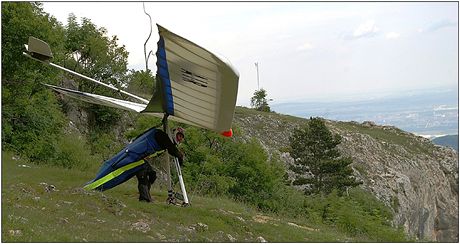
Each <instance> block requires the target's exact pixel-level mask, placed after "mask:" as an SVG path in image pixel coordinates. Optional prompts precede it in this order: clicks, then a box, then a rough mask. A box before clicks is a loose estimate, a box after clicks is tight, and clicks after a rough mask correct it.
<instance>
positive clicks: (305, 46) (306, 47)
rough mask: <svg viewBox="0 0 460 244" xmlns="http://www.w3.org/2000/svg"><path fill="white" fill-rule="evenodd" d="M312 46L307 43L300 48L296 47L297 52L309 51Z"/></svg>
mask: <svg viewBox="0 0 460 244" xmlns="http://www.w3.org/2000/svg"><path fill="white" fill-rule="evenodd" d="M313 48H314V46H313V45H312V44H311V43H309V42H306V43H304V44H302V45H300V46H298V47H297V51H307V50H310V49H313Z"/></svg>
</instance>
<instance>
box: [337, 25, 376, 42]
mask: <svg viewBox="0 0 460 244" xmlns="http://www.w3.org/2000/svg"><path fill="white" fill-rule="evenodd" d="M379 31H380V29H379V28H378V27H377V26H376V25H375V21H373V20H368V21H366V22H364V23H362V24H360V25H359V26H358V27H357V28H356V29H355V30H354V31H353V32H352V33H351V32H348V33H347V32H344V33H341V34H340V36H341V38H343V39H345V40H356V39H360V38H369V37H374V36H376V35H377V34H378V33H379Z"/></svg>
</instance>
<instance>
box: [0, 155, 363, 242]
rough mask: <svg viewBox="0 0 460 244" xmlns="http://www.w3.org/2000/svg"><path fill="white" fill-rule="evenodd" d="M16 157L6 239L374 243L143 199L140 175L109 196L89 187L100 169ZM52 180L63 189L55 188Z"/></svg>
mask: <svg viewBox="0 0 460 244" xmlns="http://www.w3.org/2000/svg"><path fill="white" fill-rule="evenodd" d="M12 156H13V154H12V153H8V152H3V153H2V241H3V242H86V241H88V242H189V241H191V242H229V241H231V238H235V239H236V240H235V241H237V242H257V241H258V240H257V238H258V237H259V236H261V237H263V238H264V239H265V240H267V241H269V242H336V241H338V242H343V241H366V240H361V239H359V238H350V237H347V236H346V235H344V234H342V233H336V231H337V230H335V229H330V228H327V227H319V226H311V225H309V223H308V221H307V220H301V219H287V218H284V217H281V216H273V215H267V214H262V213H259V212H257V211H256V210H254V209H253V208H251V207H248V206H246V205H244V204H241V203H236V202H234V201H230V200H228V199H222V198H205V197H198V196H194V195H191V196H190V198H191V202H192V206H191V207H188V208H181V207H176V206H171V205H167V204H166V203H165V202H164V201H163V200H165V199H166V192H165V190H159V189H153V196H154V197H155V198H156V199H157V200H158V201H156V202H155V203H153V204H148V203H141V202H138V201H137V187H136V180H135V179H132V180H130V181H128V182H127V183H125V184H122V185H120V186H118V187H116V188H114V189H112V190H110V191H107V192H104V193H99V192H86V191H84V190H82V189H81V185H82V184H84V183H85V182H86V181H88V180H89V179H91V178H92V177H93V175H94V173H95V172H81V171H76V170H66V169H61V168H53V167H47V166H41V165H33V164H30V163H28V162H26V161H24V160H22V159H19V160H14V159H12ZM20 165H27V166H28V167H20ZM46 184H48V185H50V184H52V185H54V186H55V187H56V188H55V189H56V190H55V191H50V192H47V191H46V190H45V188H46ZM198 223H201V224H204V225H206V226H201V227H200V225H199V224H198ZM288 223H293V224H296V225H297V226H294V225H293V224H288ZM228 235H231V237H229V236H228Z"/></svg>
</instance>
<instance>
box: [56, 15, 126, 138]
mask: <svg viewBox="0 0 460 244" xmlns="http://www.w3.org/2000/svg"><path fill="white" fill-rule="evenodd" d="M67 21H68V23H67V26H66V28H65V33H64V34H65V62H64V66H65V67H67V68H69V69H71V70H74V71H76V72H79V73H81V74H84V75H86V76H88V77H91V78H94V79H96V80H99V81H101V82H104V83H106V84H110V85H113V86H115V87H118V88H121V87H122V86H123V85H126V84H125V80H126V73H127V71H128V69H127V64H128V52H127V51H126V49H125V47H124V45H123V46H121V47H120V46H118V43H117V41H118V38H117V36H112V37H108V36H107V30H106V29H105V28H102V27H101V28H98V27H97V26H96V25H95V24H93V23H92V22H91V20H90V19H88V18H82V19H81V24H79V23H78V21H77V17H76V16H75V15H74V14H70V15H69V17H68V19H67ZM73 78H74V79H75V81H77V84H78V90H80V91H85V92H90V93H97V94H100V95H107V96H114V91H112V90H109V89H108V88H105V87H102V86H100V85H98V84H96V83H94V82H90V81H87V80H84V79H81V78H75V77H73ZM119 95H120V94H117V96H119ZM88 111H90V112H91V113H92V114H93V116H94V118H95V119H94V120H93V122H94V124H93V126H95V127H98V128H99V129H104V128H107V127H109V126H110V125H113V124H114V123H115V122H117V121H118V120H119V118H120V111H119V110H117V109H113V108H107V107H103V106H100V105H94V104H91V105H88Z"/></svg>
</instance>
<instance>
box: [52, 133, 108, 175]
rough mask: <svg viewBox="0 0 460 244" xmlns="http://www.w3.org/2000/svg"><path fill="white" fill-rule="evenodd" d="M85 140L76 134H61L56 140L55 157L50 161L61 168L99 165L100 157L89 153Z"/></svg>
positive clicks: (80, 168) (84, 168) (81, 167)
mask: <svg viewBox="0 0 460 244" xmlns="http://www.w3.org/2000/svg"><path fill="white" fill-rule="evenodd" d="M90 151H91V150H90V148H89V147H88V144H87V143H86V141H85V140H84V139H83V138H82V137H80V136H79V135H77V134H74V133H69V134H64V135H62V136H61V137H60V138H59V140H58V141H57V153H56V157H55V158H54V159H53V160H52V163H53V164H54V165H56V166H59V167H63V168H69V169H70V168H74V169H79V170H86V169H89V168H92V167H94V165H97V166H99V165H100V163H101V159H100V158H99V157H98V156H95V155H91V152H90Z"/></svg>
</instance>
